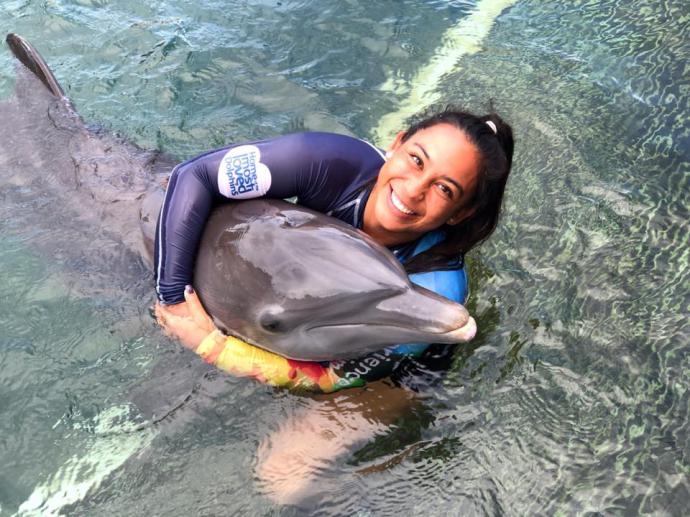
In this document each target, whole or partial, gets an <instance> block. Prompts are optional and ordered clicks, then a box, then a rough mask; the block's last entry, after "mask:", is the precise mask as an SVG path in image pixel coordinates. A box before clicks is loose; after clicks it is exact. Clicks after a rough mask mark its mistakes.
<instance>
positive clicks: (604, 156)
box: [0, 0, 690, 515]
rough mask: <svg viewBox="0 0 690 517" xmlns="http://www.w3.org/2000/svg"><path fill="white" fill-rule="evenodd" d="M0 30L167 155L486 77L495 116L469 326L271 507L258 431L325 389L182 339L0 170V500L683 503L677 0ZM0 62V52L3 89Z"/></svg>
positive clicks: (511, 505) (685, 414)
mask: <svg viewBox="0 0 690 517" xmlns="http://www.w3.org/2000/svg"><path fill="white" fill-rule="evenodd" d="M499 3H500V4H501V5H499V6H498V7H496V5H497V4H499ZM464 20H471V21H472V23H471V24H470V25H469V26H463V25H462V24H463V21H464ZM482 24H485V25H486V27H485V28H486V31H484V32H482V31H480V30H476V32H473V31H472V30H471V29H472V28H473V27H474V28H476V27H482V26H483V25H482ZM458 26H460V27H461V28H462V34H463V35H464V39H463V38H461V37H458V36H457V35H456V34H455V33H454V32H453V28H454V27H458ZM468 27H469V28H468ZM0 28H1V29H2V33H3V34H4V33H7V32H10V31H13V32H17V33H18V34H22V35H24V36H25V37H27V38H28V39H29V40H31V41H33V42H34V43H35V44H36V46H37V47H38V48H39V50H41V52H42V53H43V54H44V57H45V58H46V60H47V61H48V63H50V64H51V66H52V67H53V69H54V71H55V74H56V76H57V77H58V79H59V80H60V81H61V82H62V84H63V86H64V87H65V89H66V91H67V94H68V95H69V97H70V98H71V99H72V100H73V101H74V104H75V105H76V106H77V108H78V110H79V112H80V113H81V114H82V115H83V117H84V118H85V119H87V120H88V121H90V122H92V123H94V124H98V125H100V126H102V127H105V128H106V129H108V130H110V131H113V132H119V133H121V134H122V135H126V136H127V137H128V138H130V139H132V140H133V141H135V142H136V143H138V144H139V145H140V146H142V147H144V148H156V149H162V150H164V151H165V152H167V153H168V154H170V155H173V156H176V157H178V158H180V159H182V158H185V157H188V156H191V155H193V154H194V153H198V152H200V151H202V150H205V149H207V148H209V147H212V146H217V145H220V144H222V143H225V142H228V141H239V140H244V139H256V138H261V137H265V136H271V135H275V134H281V133H285V132H289V131H297V130H302V129H318V130H331V131H340V132H349V133H352V134H356V135H359V136H362V137H366V138H371V139H372V140H374V141H375V142H376V143H377V144H379V145H383V146H385V145H386V138H387V135H388V134H389V133H390V130H391V127H393V126H395V122H396V121H397V123H398V124H400V125H402V124H403V122H404V118H405V113H406V111H405V106H406V105H408V104H410V103H411V104H413V105H414V104H420V105H424V104H426V103H427V102H431V101H434V102H449V101H452V102H457V103H460V104H462V105H464V106H466V107H468V108H469V109H471V110H474V111H480V112H482V111H485V110H486V108H487V105H488V103H489V101H490V100H493V102H494V104H495V106H496V109H497V110H498V111H499V113H501V114H502V115H503V116H504V117H505V118H506V119H507V120H508V121H510V122H511V124H512V125H513V128H514V131H515V133H516V137H517V139H518V140H517V148H516V158H515V167H514V172H513V176H512V178H511V181H510V183H509V188H508V194H507V199H506V206H505V212H504V216H503V220H502V222H501V225H500V227H499V229H498V230H497V232H496V234H495V235H494V236H493V237H492V239H491V240H490V241H489V242H488V243H486V244H484V245H483V246H482V247H481V248H480V249H479V250H477V251H476V252H474V253H473V254H472V257H471V259H470V260H471V280H472V295H471V300H470V303H469V307H470V309H471V311H472V312H473V313H474V314H475V316H476V318H477V321H478V324H479V327H480V333H479V335H478V337H477V338H476V339H475V341H474V342H473V343H472V344H471V346H468V347H462V348H459V349H458V352H457V354H456V355H455V358H454V362H453V366H452V368H451V370H450V372H448V374H447V375H446V376H445V377H444V380H443V382H442V383H441V385H440V386H438V387H436V388H434V389H433V390H429V391H428V392H425V394H424V399H423V401H422V402H421V403H419V404H416V405H414V406H412V407H411V408H410V409H408V410H406V411H404V412H402V413H401V414H400V415H399V416H398V417H396V418H395V423H394V424H392V425H391V424H389V423H388V424H387V425H385V426H383V428H382V429H379V430H378V437H376V438H371V439H368V440H365V441H364V442H361V443H357V444H355V445H353V446H351V447H349V448H348V450H347V451H346V452H345V453H343V454H342V455H341V456H338V457H337V458H334V459H333V461H332V462H329V463H328V464H327V465H323V466H322V467H321V469H320V471H319V472H320V474H319V479H320V481H319V482H318V483H314V484H312V485H310V486H309V487H308V489H307V490H306V495H305V496H304V498H303V499H302V500H300V501H299V502H298V504H297V505H296V506H289V505H281V504H278V503H276V502H275V501H274V500H272V499H271V498H270V497H268V496H266V494H265V490H264V489H262V487H261V483H260V482H259V481H258V480H257V478H256V474H255V467H256V466H257V462H258V461H259V459H258V458H259V457H260V454H259V453H258V452H257V450H261V447H260V445H259V444H261V443H265V442H267V440H268V442H270V439H268V438H267V437H270V436H271V435H272V433H273V432H274V431H275V430H276V429H278V428H279V427H280V426H281V424H282V423H283V422H284V421H285V420H286V418H288V419H289V416H290V415H300V414H302V413H301V411H303V410H305V409H306V410H309V409H314V408H317V409H318V408H320V407H326V406H327V405H328V404H329V403H332V401H331V402H329V401H328V400H326V401H322V400H316V401H313V400H311V399H308V398H304V397H297V396H294V395H291V394H285V393H281V392H275V391H273V390H270V389H268V388H266V387H264V386H261V385H259V384H257V383H255V382H253V381H249V380H242V379H234V378H230V377H227V376H225V375H222V374H217V373H216V372H214V371H212V370H210V369H208V368H206V367H204V366H203V365H201V364H199V363H200V361H199V360H198V359H197V358H196V357H195V356H193V355H191V354H188V353H186V352H185V351H183V350H181V347H179V346H176V345H175V344H173V343H171V342H170V341H168V340H167V339H166V338H165V337H163V336H161V335H160V332H159V331H158V330H157V328H156V327H155V326H154V324H153V321H152V320H151V318H150V316H149V314H148V306H149V305H150V304H151V302H152V300H153V296H152V290H151V289H150V287H149V284H148V282H149V279H148V278H147V276H146V271H145V269H144V268H143V266H141V265H136V264H135V265H122V264H118V265H117V266H113V264H112V262H111V261H110V260H109V259H110V258H111V257H112V252H111V250H107V249H104V250H102V251H101V253H102V255H98V256H96V257H95V258H94V257H90V260H87V259H83V260H82V259H80V258H79V257H78V255H75V254H74V253H68V248H69V246H70V243H75V242H80V240H81V239H84V238H85V237H84V236H83V235H81V234H80V233H79V227H78V225H77V224H74V222H72V221H70V220H69V218H68V217H67V216H66V215H65V214H61V212H60V206H59V203H57V202H56V203H55V212H56V214H55V220H56V221H58V223H59V224H57V223H56V224H57V227H58V229H56V226H51V227H48V226H46V227H45V228H44V227H41V226H40V225H33V226H31V227H26V225H25V224H23V221H25V220H27V218H28V216H29V214H30V211H31V210H33V209H34V208H35V206H36V204H37V203H51V202H53V201H52V200H45V199H44V198H43V197H42V196H41V193H40V192H31V191H17V190H16V189H15V190H8V189H6V188H4V187H3V188H2V190H1V191H0V192H1V194H0V198H1V199H2V203H1V204H0V210H1V215H2V217H1V218H0V221H2V222H1V223H0V235H1V236H2V247H1V248H0V271H2V278H3V279H4V289H5V294H4V296H2V297H1V298H0V322H1V323H2V328H3V331H4V332H3V336H2V338H1V339H0V409H1V413H0V464H1V465H3V468H2V469H1V470H0V515H12V514H14V513H16V512H17V511H18V509H19V508H20V507H21V509H22V510H21V512H20V513H25V514H30V513H31V509H32V508H34V509H38V510H36V512H38V513H59V512H64V513H68V514H106V513H108V514H114V515H129V514H141V513H152V514H176V515H182V514H188V513H192V514H196V513H200V514H204V515H218V514H234V513H239V512H242V513H250V514H270V513H286V514H292V513H299V512H301V511H304V509H305V508H306V509H307V510H306V511H309V512H313V513H325V514H353V513H357V514H362V515H386V514H392V513H400V514H410V515H412V514H417V513H421V512H424V513H426V514H431V515H440V514H447V513H451V514H453V515H456V514H462V515H464V514H477V513H478V514H507V515H527V514H535V513H536V514H555V513H561V514H572V513H581V514H588V513H607V514H608V513H615V514H618V513H625V514H638V513H641V512H644V513H654V514H658V515H682V514H684V513H686V508H687V507H688V506H689V505H690V481H689V480H690V422H689V420H690V414H689V413H690V391H689V387H690V374H689V373H688V372H690V359H689V358H688V357H689V356H688V352H689V351H690V345H689V343H690V325H689V324H688V313H689V310H688V309H689V304H690V297H689V294H688V293H689V292H690V274H689V272H688V263H689V261H690V245H689V242H690V224H689V223H688V221H689V220H690V217H689V215H690V214H688V211H689V210H688V206H689V204H690V203H689V198H690V195H689V192H690V166H689V164H690V135H689V130H688V127H690V124H688V118H689V115H690V109H689V106H688V98H690V83H689V82H688V73H687V63H688V60H689V58H690V50H689V49H688V46H687V42H688V41H690V7H688V5H687V2H682V1H680V0H678V1H667V2H663V3H660V2H651V1H645V0H633V1H630V2H622V1H620V0H618V1H612V0H602V1H598V2H591V1H590V2H587V1H574V2H534V1H531V2H530V1H518V2H502V3H501V2H490V1H486V2H469V1H468V2H465V1H450V2H441V1H385V2H361V1H358V0H349V1H336V0H322V1H320V2H314V1H306V0H305V1H287V0H282V1H280V2H278V1H255V2H238V1H230V2H229V1H224V2H220V1H209V2H204V3H203V5H197V4H196V3H193V2H171V1H164V2H156V3H154V2H131V1H127V0H125V1H122V2H117V3H116V2H109V1H107V0H74V1H66V0H52V1H49V2H33V1H30V0H25V1H7V2H3V3H2V5H1V6H0ZM435 66H436V68H434V67H435ZM438 70H441V72H442V73H440V75H438V74H437V72H438ZM13 77H14V73H13V61H12V59H11V57H10V55H9V52H7V51H5V52H2V53H0V92H2V96H3V97H8V96H10V95H11V94H12V90H13V85H14V80H13ZM410 99H412V101H411V100H410ZM391 114H393V117H392V119H391V118H388V119H386V117H390V116H391ZM382 120H384V121H385V120H388V121H389V122H390V121H391V120H392V121H393V122H391V123H386V124H384V123H382V122H381V121H382ZM3 123H5V124H7V123H8V122H7V121H3ZM0 164H2V162H1V161H0ZM19 194H21V195H19ZM61 216H62V217H63V218H64V221H61ZM48 228H49V229H48ZM47 250H49V251H47ZM343 397H346V396H343ZM339 400H340V401H342V405H343V407H344V406H345V405H346V404H347V403H348V399H347V398H342V399H339ZM384 405H385V400H384ZM389 417H390V415H388V416H387V417H386V418H383V419H382V421H387V419H388V420H390V418H389ZM374 420H376V419H374Z"/></svg>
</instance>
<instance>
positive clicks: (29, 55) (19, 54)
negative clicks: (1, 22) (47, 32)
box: [5, 33, 65, 97]
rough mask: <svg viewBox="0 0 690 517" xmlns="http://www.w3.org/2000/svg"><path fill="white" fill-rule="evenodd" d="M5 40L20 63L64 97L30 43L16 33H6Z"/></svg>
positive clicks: (53, 92) (55, 80) (51, 89)
mask: <svg viewBox="0 0 690 517" xmlns="http://www.w3.org/2000/svg"><path fill="white" fill-rule="evenodd" d="M5 41H6V42H7V44H8V45H9V47H10V49H11V50H12V53H13V54H14V56H15V57H16V58H17V59H18V60H19V61H21V62H22V64H23V65H24V66H25V67H26V68H28V69H29V70H31V71H32V72H33V73H34V75H35V76H36V77H38V78H39V79H40V80H41V82H42V83H43V84H44V85H45V87H46V88H48V90H49V91H50V93H52V94H53V95H55V96H56V97H64V96H65V92H64V90H63V89H62V86H60V83H58V81H57V79H55V76H54V75H53V72H52V71H51V70H50V68H49V67H48V65H47V64H46V62H45V61H44V59H43V58H42V57H41V54H39V53H38V50H36V49H35V48H34V47H33V45H32V44H31V43H29V42H28V41H26V40H25V39H24V38H22V37H21V36H17V35H16V34H12V33H10V34H8V35H7V37H6V38H5Z"/></svg>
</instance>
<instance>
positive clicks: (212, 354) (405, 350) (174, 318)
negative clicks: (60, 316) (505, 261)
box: [155, 109, 513, 391]
mask: <svg viewBox="0 0 690 517" xmlns="http://www.w3.org/2000/svg"><path fill="white" fill-rule="evenodd" d="M512 155H513V137H512V131H511V128H510V126H508V125H507V124H505V123H504V122H503V121H502V120H501V118H500V117H499V116H498V115H496V114H493V113H492V114H490V115H487V116H483V117H477V116H475V115H472V114H469V113H465V112H462V111H457V110H453V109H446V110H445V111H442V112H440V113H437V114H435V115H433V116H431V117H428V118H426V119H424V120H422V121H421V122H419V123H417V124H415V125H413V126H412V127H410V128H409V129H408V130H407V131H405V132H401V133H399V134H398V135H397V136H396V138H395V140H394V142H393V144H392V145H391V146H390V148H389V149H388V152H386V153H385V154H384V153H382V152H381V151H380V150H378V149H377V148H375V147H373V146H371V145H370V144H368V143H366V142H363V141H361V140H358V139H355V138H351V137H347V136H343V135H333V134H326V133H304V134H297V135H288V136H284V137H279V138H276V139H272V140H267V141H262V142H256V143H252V144H245V145H239V146H231V147H227V148H223V149H218V150H214V151H210V152H208V153H205V154H203V155H201V156H199V157H196V158H194V159H192V160H190V161H188V162H185V163H183V164H181V165H179V166H178V167H176V168H175V170H174V171H173V173H172V175H171V178H170V182H169V185H168V190H167V193H166V198H165V202H164V204H163V208H162V210H161V217H160V221H159V227H158V232H157V236H156V239H157V242H156V257H155V264H156V280H157V283H156V289H157V292H158V296H159V300H160V303H159V304H157V315H158V318H159V321H160V322H161V324H162V325H163V326H164V327H165V328H166V329H167V330H168V331H169V332H170V333H171V334H173V335H174V336H177V337H178V338H179V339H181V340H182V341H183V342H184V343H185V344H186V345H187V346H190V347H191V348H194V349H197V351H198V352H199V353H200V355H202V356H203V357H204V358H205V359H207V360H209V362H214V363H217V362H218V360H219V357H226V359H224V360H222V361H221V362H223V361H224V364H225V366H226V367H227V368H228V369H231V370H232V369H233V368H232V365H231V364H230V365H229V363H232V361H233V360H235V359H237V358H238V357H240V356H243V354H244V356H246V354H247V352H246V350H245V351H241V352H239V354H240V355H239V356H238V355H235V356H234V357H235V359H231V360H228V359H227V357H229V356H230V355H232V353H231V348H232V347H235V348H232V350H234V351H235V352H237V347H239V346H241V345H242V344H241V342H240V344H237V343H234V344H233V343H230V342H227V341H225V340H224V338H221V337H219V336H218V333H217V332H216V333H213V334H211V336H210V338H209V339H206V340H204V339H205V336H206V334H208V333H209V331H210V330H212V329H213V326H212V324H211V323H210V319H209V318H208V316H207V315H205V314H204V313H203V309H202V308H201V306H200V304H199V302H198V299H197V298H196V297H195V296H194V294H193V291H191V290H190V289H188V290H187V293H186V296H187V301H186V300H185V286H187V285H188V284H190V283H191V280H192V271H193V266H194V257H195V256H196V252H197V247H198V243H199V239H200V237H201V233H202V230H203V227H204V224H205V222H206V219H207V218H208V216H209V213H210V211H211V209H212V207H213V205H214V204H215V203H217V202H221V201H224V200H226V199H233V200H241V199H249V198H255V197H261V196H266V197H274V198H288V197H297V202H298V203H299V204H302V205H304V206H307V207H309V208H312V209H315V210H317V211H320V212H323V213H326V214H328V215H332V216H334V217H337V218H339V219H342V220H343V221H346V222H348V223H350V224H352V225H353V226H355V227H357V228H360V229H362V230H363V231H364V232H366V233H367V234H369V236H371V237H372V238H373V239H374V240H376V241H377V242H378V243H379V244H381V245H383V246H387V247H388V248H389V249H391V251H392V252H393V253H394V254H395V255H396V257H397V258H398V259H399V260H400V261H401V262H402V263H403V265H404V266H405V269H406V270H407V271H408V273H410V274H413V275H412V276H411V279H412V281H413V282H416V283H420V284H422V285H423V286H425V287H427V288H431V289H432V290H434V291H436V292H439V294H442V295H444V296H446V297H448V298H451V299H454V300H455V301H458V302H461V303H462V302H464V300H465V298H466V295H467V285H466V276H465V272H464V262H463V257H464V254H465V253H466V252H467V251H469V250H470V249H471V248H472V247H473V246H475V245H477V244H478V243H479V242H481V241H483V240H484V239H486V238H487V237H488V236H489V235H490V234H491V233H492V232H493V230H494V229H495V227H496V224H497V221H498V216H499V212H500V206H501V201H502V198H503V192H504V189H505V184H506V181H507V179H508V175H509V173H510V167H511V163H512ZM202 341H203V343H202V344H201V345H200V343H201V342H202ZM229 343H230V344H229ZM426 346H427V345H415V346H412V347H410V346H404V345H403V346H400V347H394V348H392V349H389V350H388V353H386V354H385V360H381V361H378V363H377V367H376V368H373V369H372V368H370V369H368V370H367V372H366V375H355V376H352V375H350V373H352V371H353V370H352V369H353V368H355V367H356V365H357V364H361V362H360V363H357V362H354V363H350V364H347V363H339V364H338V365H331V366H328V365H327V366H323V365H317V364H315V363H302V362H299V361H286V360H283V361H284V363H285V364H283V365H282V367H283V369H285V368H287V370H286V375H288V374H289V375H288V377H289V379H292V380H288V379H287V378H286V379H283V381H284V382H283V381H275V380H274V379H273V382H274V383H275V384H282V385H287V386H294V385H301V386H304V385H307V387H312V386H308V385H309V381H312V384H313V385H314V387H316V388H320V389H321V390H322V391H335V390H336V389H340V388H343V387H349V386H358V385H362V382H363V381H364V380H369V379H371V378H378V377H381V376H385V375H387V374H389V373H390V372H391V371H392V370H393V369H394V368H395V366H396V365H397V364H398V359H399V358H400V357H401V356H405V355H409V354H412V355H414V354H419V353H422V352H423V351H424V349H425V348H426ZM223 347H225V348H223ZM228 347H231V348H228ZM226 352H227V353H226ZM314 368H316V369H317V371H316V372H314ZM318 368H323V370H318ZM250 370H252V369H251V368H250V369H245V370H242V369H240V370H239V371H238V373H247V374H250V375H254V376H258V377H260V378H263V379H264V380H269V381H271V380H272V379H271V378H270V377H271V376H270V375H266V374H265V372H264V373H262V372H258V373H257V372H255V371H253V370H252V371H250ZM236 371H237V370H236ZM295 371H297V374H296V373H295ZM358 371H361V370H358ZM295 378H298V379H300V380H301V379H304V380H305V382H304V383H301V382H295V381H294V379H295ZM348 380H349V381H351V382H347V381H348Z"/></svg>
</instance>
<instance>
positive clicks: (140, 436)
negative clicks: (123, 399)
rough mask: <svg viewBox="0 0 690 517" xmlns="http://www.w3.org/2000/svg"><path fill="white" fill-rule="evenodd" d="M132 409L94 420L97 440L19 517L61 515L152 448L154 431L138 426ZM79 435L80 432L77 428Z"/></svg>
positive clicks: (33, 498)
mask: <svg viewBox="0 0 690 517" xmlns="http://www.w3.org/2000/svg"><path fill="white" fill-rule="evenodd" d="M133 411H136V410H134V409H133V408H132V406H130V405H121V406H113V407H111V408H109V409H107V410H105V411H103V412H102V413H100V414H99V415H98V416H97V417H96V418H95V420H94V426H93V429H92V432H93V436H92V437H90V440H89V442H90V443H87V444H86V445H85V446H84V448H83V449H82V450H80V451H79V453H77V454H74V455H73V456H72V457H71V458H69V459H68V460H67V461H66V462H65V463H64V464H63V465H62V466H61V467H60V468H59V469H58V470H57V472H55V473H54V474H53V475H51V476H50V477H49V478H48V479H47V480H46V481H45V482H43V483H39V484H38V485H36V487H35V488H34V491H33V492H32V493H31V495H30V496H29V498H28V499H27V500H26V501H24V502H23V503H22V505H21V506H20V507H19V510H18V512H17V514H16V515H18V516H33V515H41V516H43V515H58V514H60V513H61V509H62V508H64V507H65V506H68V505H70V504H74V503H76V502H78V501H80V500H82V499H83V498H84V497H85V496H86V495H87V494H88V493H89V491H90V490H92V489H96V488H98V487H99V486H100V485H101V483H102V482H103V481H104V480H105V479H106V478H107V477H108V476H109V475H110V474H111V473H112V472H114V471H115V470H116V469H118V468H119V467H120V466H122V464H123V463H125V461H127V460H128V459H129V458H131V457H132V456H134V455H135V454H136V453H138V452H139V451H141V450H143V449H144V448H146V447H148V446H149V444H150V443H151V442H152V441H153V437H154V434H155V433H154V431H153V429H152V428H151V427H150V426H145V425H142V424H141V423H140V422H141V420H140V419H139V422H138V423H137V422H136V418H135V417H134V416H133ZM77 432H80V431H79V429H78V428H77Z"/></svg>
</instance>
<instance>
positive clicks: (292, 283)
mask: <svg viewBox="0 0 690 517" xmlns="http://www.w3.org/2000/svg"><path fill="white" fill-rule="evenodd" d="M201 249H202V252H201V253H199V256H198V257H197V262H196V268H195V272H194V282H195V284H196V285H197V286H198V291H199V296H200V298H201V300H202V302H203V304H204V306H205V307H206V308H207V310H208V311H209V313H210V314H212V315H213V319H214V321H215V323H216V325H217V326H218V327H219V328H221V329H223V330H225V331H226V332H228V333H231V334H233V335H236V336H238V337H240V338H242V339H244V340H246V341H248V342H250V343H254V344H256V345H258V346H261V347H263V348H266V349H268V350H271V351H273V352H276V353H278V354H280V355H283V356H285V357H288V358H293V359H304V360H328V359H348V358H353V357H357V356H361V355H363V354H365V353H368V352H374V351H376V350H380V349H381V348H383V347H385V346H386V345H391V344H395V343H411V342H414V343H420V342H421V343H431V342H434V343H458V342H461V341H469V340H470V339H472V338H473V337H474V333H475V331H476V326H475V323H474V320H473V319H472V318H470V317H469V315H468V313H467V311H466V310H465V308H464V307H463V306H462V305H460V304H457V303H454V302H451V301H450V300H448V299H446V298H444V297H442V296H439V295H437V294H436V293H433V292H432V291H429V290H427V289H424V288H422V287H419V286H416V285H414V284H412V283H411V282H410V280H409V279H408V277H407V274H406V273H405V271H404V269H403V268H402V266H401V265H400V263H399V262H398V261H397V260H396V259H395V257H394V256H393V254H392V253H391V252H390V251H389V250H388V249H386V248H384V247H383V246H380V245H379V244H377V243H376V242H374V241H373V240H372V239H371V238H370V237H369V236H367V235H366V234H365V233H363V232H361V231H359V230H357V229H355V228H353V227H351V226H349V225H347V224H345V223H343V222H342V221H340V220H338V219H334V218H332V217H327V216H324V215H322V214H320V213H317V212H314V211H312V210H309V209H307V208H304V207H300V206H297V205H293V204H291V203H287V202H284V201H276V200H254V201H243V202H241V203H232V204H228V205H224V206H221V207H219V208H217V209H216V210H214V212H213V214H212V215H211V218H210V219H209V222H208V223H207V225H206V228H205V230H204V234H203V236H202V239H201Z"/></svg>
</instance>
